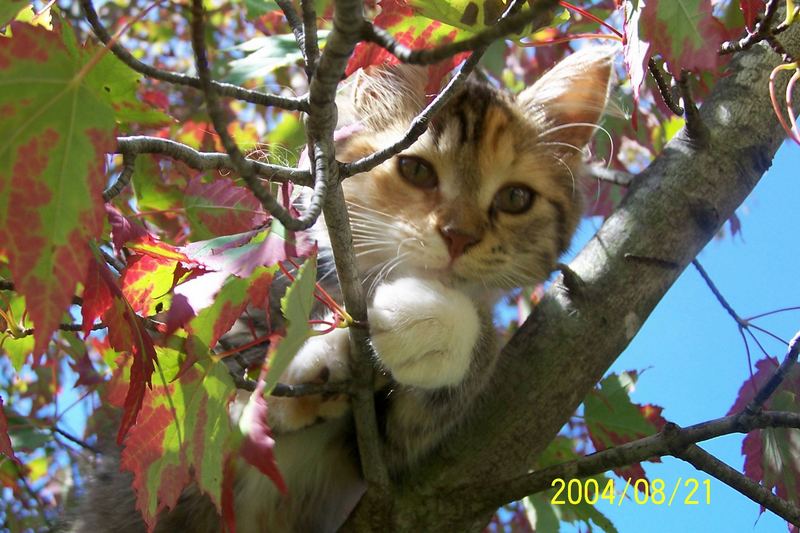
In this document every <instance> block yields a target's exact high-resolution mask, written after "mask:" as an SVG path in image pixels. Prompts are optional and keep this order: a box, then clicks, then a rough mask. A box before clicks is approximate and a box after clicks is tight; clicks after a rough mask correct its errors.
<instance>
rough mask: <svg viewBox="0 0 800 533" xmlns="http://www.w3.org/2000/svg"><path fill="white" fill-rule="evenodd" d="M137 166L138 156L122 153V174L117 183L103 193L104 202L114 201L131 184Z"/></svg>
mask: <svg viewBox="0 0 800 533" xmlns="http://www.w3.org/2000/svg"><path fill="white" fill-rule="evenodd" d="M135 166H136V156H135V155H133V154H131V153H130V152H122V172H120V174H119V177H118V178H117V181H115V182H114V183H113V184H112V185H110V186H109V187H108V188H107V189H106V190H104V191H103V201H104V202H110V201H111V200H113V199H114V198H115V197H116V196H117V195H118V194H119V193H121V192H122V189H124V188H125V187H126V186H127V185H128V183H130V182H131V177H132V176H133V170H134V168H135Z"/></svg>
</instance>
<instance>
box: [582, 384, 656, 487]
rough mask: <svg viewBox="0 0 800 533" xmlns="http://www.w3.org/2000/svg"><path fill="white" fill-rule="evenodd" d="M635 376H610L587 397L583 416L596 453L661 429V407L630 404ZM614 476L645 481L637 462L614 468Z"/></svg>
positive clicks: (642, 470) (642, 471)
mask: <svg viewBox="0 0 800 533" xmlns="http://www.w3.org/2000/svg"><path fill="white" fill-rule="evenodd" d="M636 377H637V376H636V373H634V372H623V373H622V374H619V375H617V374H611V375H610V376H608V377H606V378H605V379H603V380H602V381H601V382H600V386H599V388H597V389H594V390H593V391H592V392H590V393H589V395H588V396H586V399H585V400H584V403H583V405H584V411H583V415H584V419H585V421H586V428H587V429H588V431H589V438H590V439H591V441H592V444H593V445H594V447H595V449H596V450H597V451H601V450H605V449H606V448H611V447H613V446H616V445H619V444H625V443H626V442H631V441H633V440H636V439H640V438H643V437H647V436H649V435H653V434H655V433H656V432H657V431H658V430H659V429H660V427H663V425H664V423H665V421H664V419H663V417H661V410H662V409H661V408H660V407H657V406H653V405H646V406H639V405H637V404H634V403H633V402H631V400H630V396H629V395H630V392H631V391H632V390H633V386H634V384H635V382H636ZM614 473H616V474H617V475H618V476H620V477H623V478H630V479H631V480H633V481H635V480H637V479H646V477H645V473H644V469H643V468H642V466H641V464H640V463H636V464H634V465H631V466H629V467H627V468H625V469H615V470H614ZM642 489H643V488H642ZM643 490H644V489H643Z"/></svg>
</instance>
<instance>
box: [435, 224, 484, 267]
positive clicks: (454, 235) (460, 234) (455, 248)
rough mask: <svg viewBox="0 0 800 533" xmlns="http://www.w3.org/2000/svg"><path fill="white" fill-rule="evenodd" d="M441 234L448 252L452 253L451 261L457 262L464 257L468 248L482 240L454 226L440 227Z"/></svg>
mask: <svg viewBox="0 0 800 533" xmlns="http://www.w3.org/2000/svg"><path fill="white" fill-rule="evenodd" d="M439 233H440V234H441V235H442V238H443V239H444V242H445V244H447V250H448V251H449V252H450V259H451V260H455V259H458V258H459V257H461V256H462V255H464V252H466V251H467V248H469V247H470V246H473V245H475V244H477V243H478V241H480V240H481V238H480V236H477V235H475V234H473V233H469V232H467V231H464V230H462V229H460V228H456V227H454V226H450V225H447V226H444V227H441V226H440V227H439Z"/></svg>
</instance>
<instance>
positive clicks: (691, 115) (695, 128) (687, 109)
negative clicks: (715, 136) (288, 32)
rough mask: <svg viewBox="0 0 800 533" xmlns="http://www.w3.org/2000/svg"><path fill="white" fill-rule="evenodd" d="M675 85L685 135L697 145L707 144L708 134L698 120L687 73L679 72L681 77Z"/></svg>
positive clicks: (697, 112)
mask: <svg viewBox="0 0 800 533" xmlns="http://www.w3.org/2000/svg"><path fill="white" fill-rule="evenodd" d="M677 85H678V92H679V93H680V95H681V104H682V106H683V110H684V113H683V118H684V119H685V120H686V133H688V134H689V139H690V140H691V141H692V142H694V143H696V144H699V145H706V144H708V139H709V136H710V132H709V131H708V127H707V126H706V125H705V124H704V123H703V121H702V119H701V118H700V112H699V111H698V110H697V106H696V105H695V103H694V99H693V98H692V90H691V87H689V73H688V72H687V71H685V70H683V71H681V75H680V77H679V78H678V79H677Z"/></svg>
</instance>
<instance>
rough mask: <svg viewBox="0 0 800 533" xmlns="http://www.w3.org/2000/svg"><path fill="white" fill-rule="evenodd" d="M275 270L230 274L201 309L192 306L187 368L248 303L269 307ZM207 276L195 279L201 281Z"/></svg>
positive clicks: (224, 330) (205, 352)
mask: <svg viewBox="0 0 800 533" xmlns="http://www.w3.org/2000/svg"><path fill="white" fill-rule="evenodd" d="M276 271H277V267H276V266H272V267H269V268H267V267H260V268H258V269H256V270H255V271H253V274H252V275H251V276H250V277H248V278H244V279H242V278H238V277H236V276H228V277H227V278H226V279H225V283H224V284H223V285H222V286H221V287H220V288H219V290H218V291H217V293H216V294H215V295H214V298H213V302H212V303H211V304H210V305H208V306H207V307H205V308H203V309H202V310H200V309H192V310H191V311H192V316H194V315H196V316H194V318H192V319H191V320H190V321H189V323H188V324H186V331H187V333H188V334H189V338H188V339H187V341H186V348H185V352H186V353H187V355H188V356H187V358H186V362H185V363H184V368H185V367H187V366H188V365H191V364H194V362H195V361H196V360H197V359H198V358H200V357H202V356H203V355H207V354H208V349H209V347H211V346H215V345H216V344H217V342H218V341H219V339H220V337H222V335H224V334H225V333H227V332H228V330H230V329H231V327H232V326H233V324H234V323H235V322H236V321H237V320H238V319H239V317H240V316H241V315H242V313H244V310H245V309H246V308H247V307H248V306H253V307H255V308H259V309H262V310H265V309H266V307H267V304H268V301H269V288H270V285H271V284H272V278H273V275H274V274H275V272H276ZM213 274H216V273H213ZM206 276H209V275H208V274H207V275H206ZM206 276H202V277H200V278H197V279H196V280H193V281H197V282H198V283H200V282H201V281H202V279H203V278H204V277H206ZM169 323H170V321H169V320H168V324H169ZM172 325H173V326H174V324H172ZM173 331H174V330H173Z"/></svg>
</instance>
